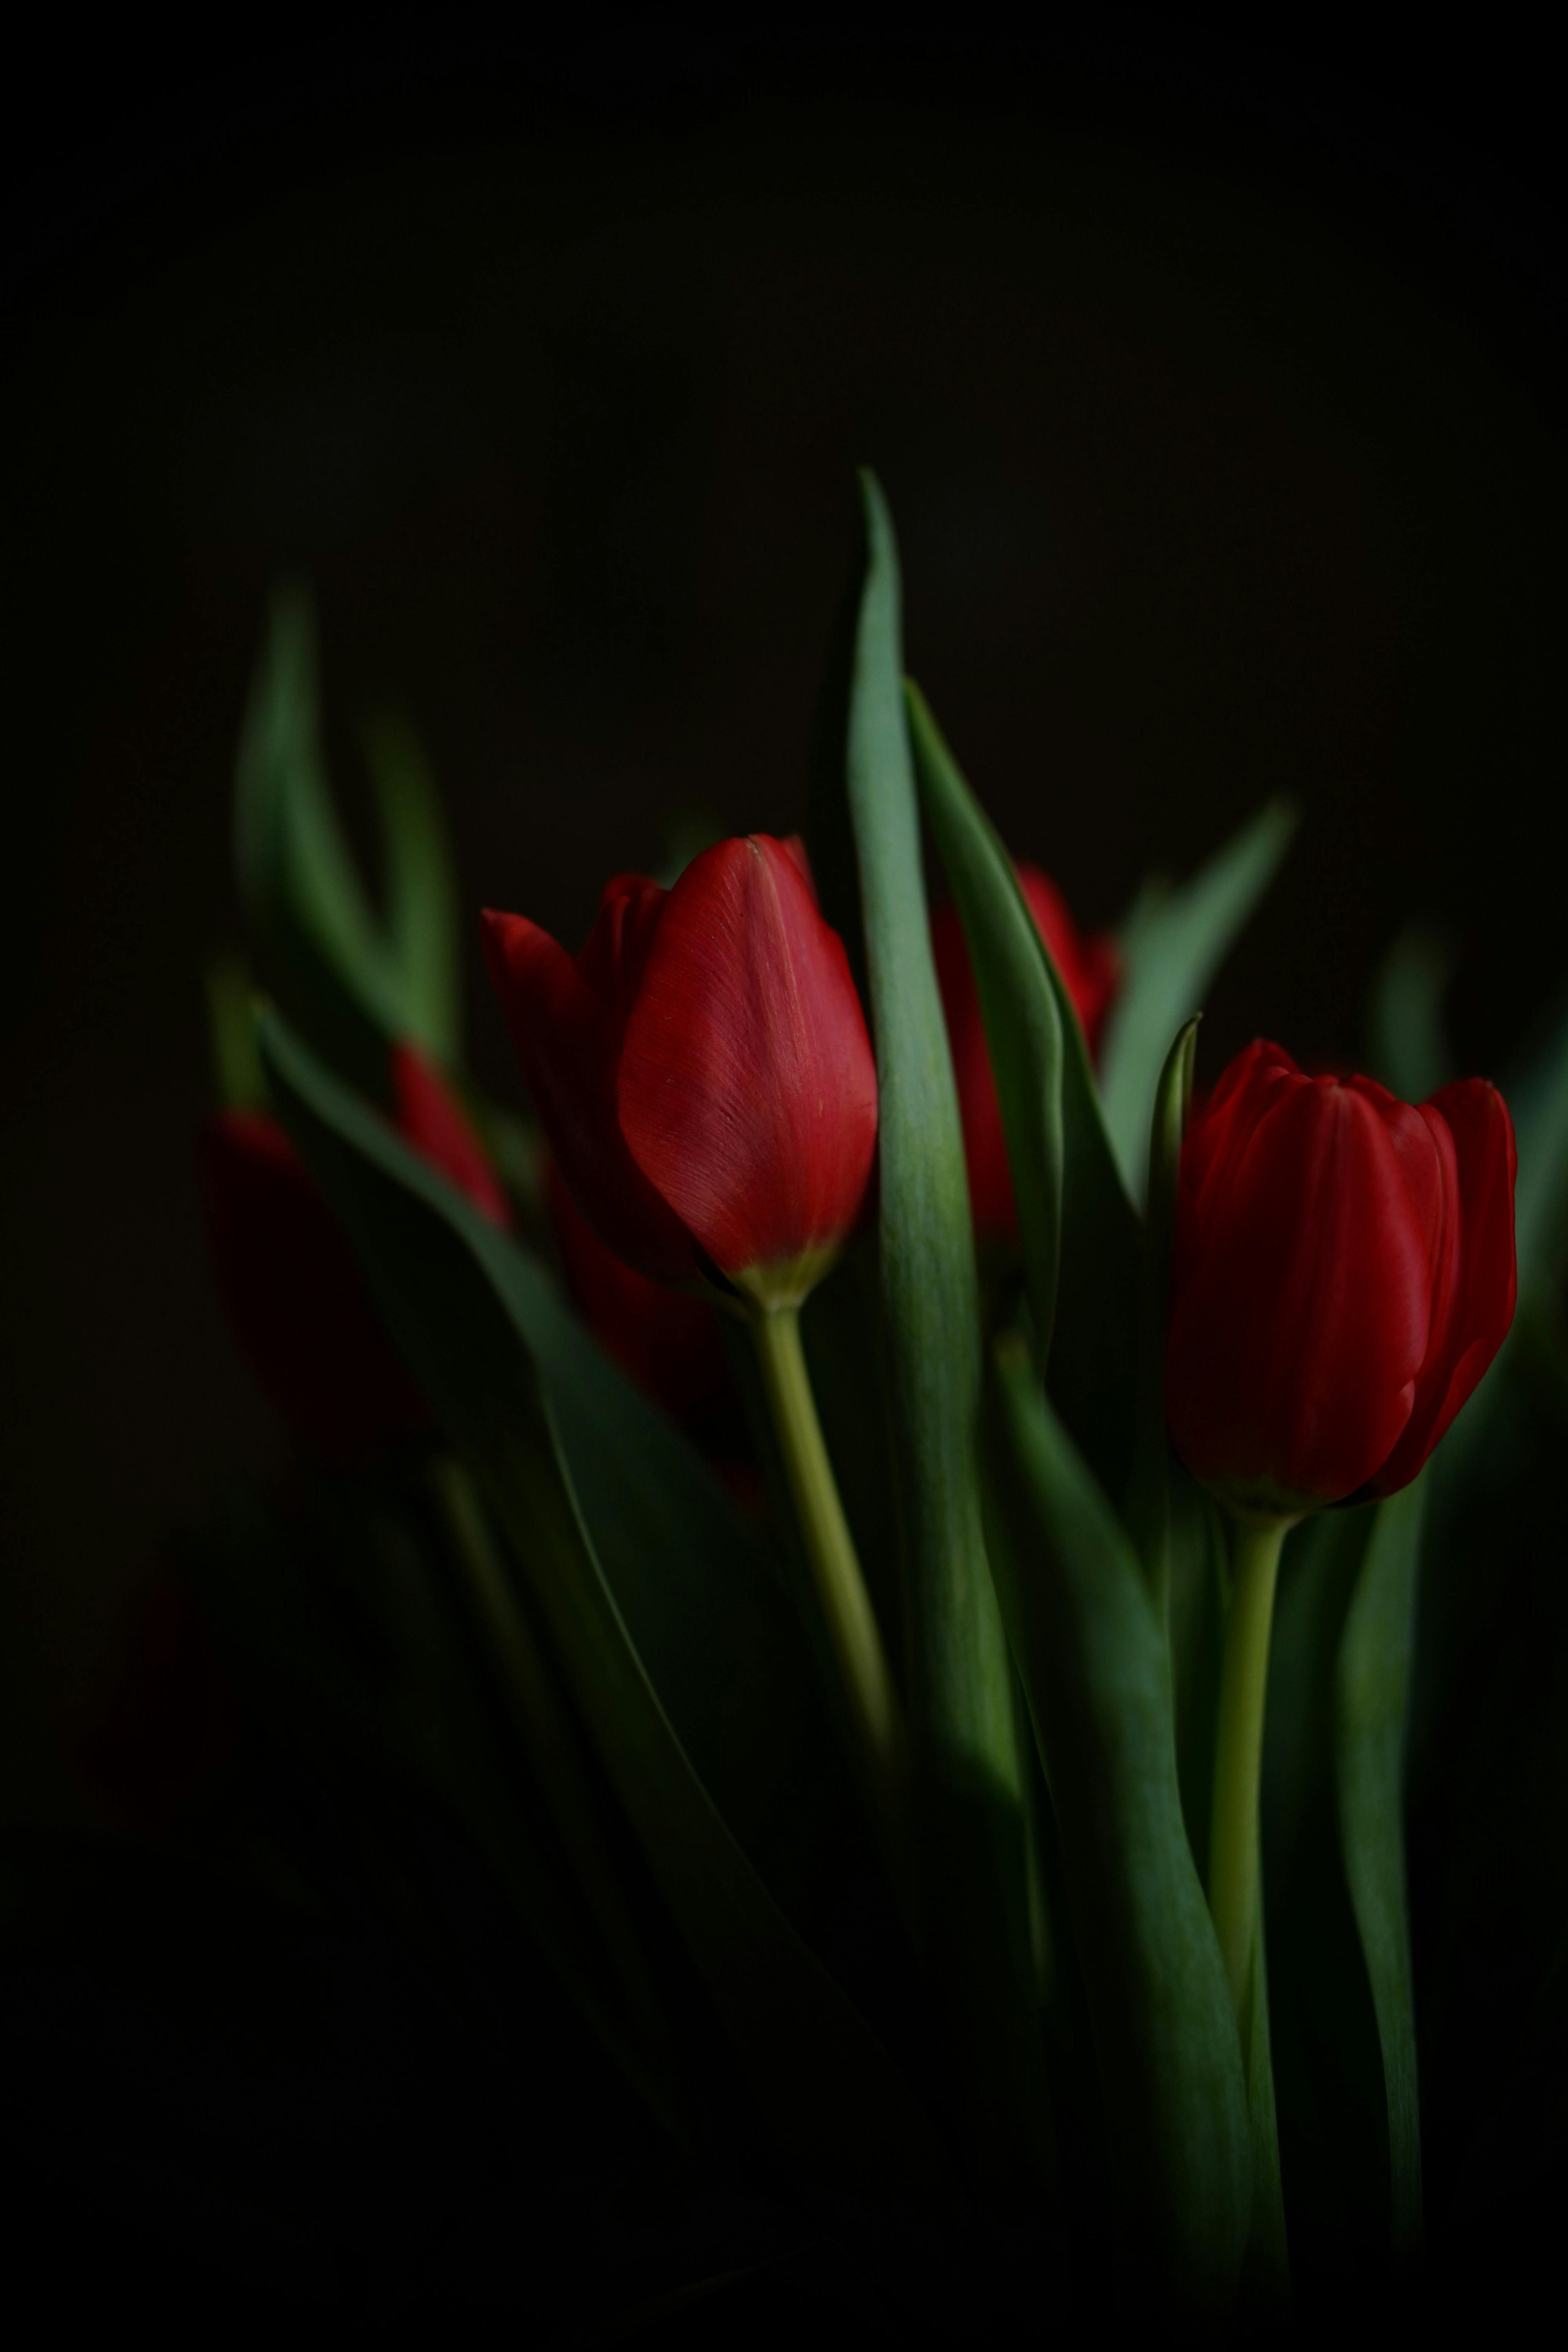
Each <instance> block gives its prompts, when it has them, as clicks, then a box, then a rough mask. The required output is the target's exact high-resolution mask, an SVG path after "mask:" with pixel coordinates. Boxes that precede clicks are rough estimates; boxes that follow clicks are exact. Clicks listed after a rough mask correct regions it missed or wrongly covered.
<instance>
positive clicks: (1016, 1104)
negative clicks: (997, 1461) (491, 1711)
mask: <svg viewBox="0 0 1568 2352" xmlns="http://www.w3.org/2000/svg"><path fill="white" fill-rule="evenodd" d="M910 740H911V742H912V745H913V749H914V755H915V768H916V773H917V775H918V776H919V779H920V784H921V797H922V800H923V803H924V806H925V810H926V815H927V819H928V822H929V823H930V824H931V833H932V835H933V837H934V839H935V841H936V845H937V850H938V854H939V855H940V856H941V858H942V864H943V866H944V867H945V868H946V870H947V875H948V879H949V881H950V883H951V884H952V893H953V898H954V900H955V902H956V904H957V907H958V911H959V918H960V920H961V921H962V923H963V931H964V939H965V941H966V943H967V944H968V947H969V951H970V957H971V960H972V961H973V966H974V973H975V980H976V983H977V985H978V988H979V992H980V1003H981V1011H982V1014H983V1017H984V1023H985V1039H986V1045H987V1047H988V1049H989V1051H990V1055H991V1061H992V1066H993V1068H994V1071H995V1072H996V1076H997V1087H998V1092H999V1095H1000V1097H1001V1102H1002V1112H1003V1122H1004V1127H1005V1132H1006V1136H1007V1154H1008V1166H1009V1168H1010V1170H1011V1171H1012V1176H1013V1191H1014V1197H1015V1199H1016V1202H1017V1204H1018V1221H1019V1234H1020V1236H1021V1238H1022V1241H1023V1244H1024V1259H1025V1265H1026V1269H1027V1273H1028V1277H1029V1292H1030V1306H1031V1308H1032V1311H1033V1313H1034V1316H1035V1319H1036V1325H1037V1330H1041V1329H1043V1331H1044V1333H1045V1334H1046V1335H1047V1337H1048V1339H1049V1365H1048V1370H1047V1379H1048V1383H1049V1386H1050V1390H1051V1393H1052V1395H1053V1396H1054V1397H1055V1398H1056V1400H1057V1405H1058V1411H1059V1412H1060V1413H1061V1414H1062V1416H1063V1418H1064V1420H1065V1421H1066V1422H1067V1424H1068V1428H1069V1429H1070V1430H1071V1432H1072V1433H1073V1436H1074V1438H1075V1439H1076V1441H1077V1443H1078V1444H1079V1447H1080V1448H1081V1450H1082V1451H1083V1453H1084V1454H1087V1456H1088V1458H1089V1462H1090V1463H1091V1464H1092V1465H1093V1466H1094V1469H1095V1471H1096V1473H1097V1475H1099V1476H1100V1479H1101V1480H1102V1481H1103V1482H1104V1484H1105V1485H1106V1486H1107V1487H1108V1489H1109V1490H1110V1492H1111V1493H1112V1494H1113V1495H1115V1496H1118V1498H1120V1497H1121V1495H1122V1494H1123V1493H1124V1491H1125V1488H1126V1483H1127V1477H1128V1474H1129V1470H1130V1468H1131V1439H1130V1436H1129V1431H1130V1429H1131V1423H1132V1400H1133V1389H1134V1381H1135V1366H1136V1359H1137V1346H1138V1340H1137V1330H1138V1264H1139V1240H1138V1229H1137V1220H1136V1218H1135V1216H1134V1215H1133V1213H1132V1210H1131V1205H1130V1204H1129V1202H1128V1199H1127V1194H1126V1191H1125V1189H1124V1187H1123V1185H1122V1183H1121V1178H1120V1177H1119V1175H1118V1173H1117V1170H1116V1165H1115V1161H1114V1160H1113V1158H1112V1156H1111V1150H1110V1141H1109V1139H1108V1137H1107V1134H1106V1130H1105V1127H1104V1124H1103V1121H1102V1119H1101V1117H1100V1098H1099V1096H1098V1094H1097V1092H1096V1090H1095V1084H1094V1077H1093V1073H1092V1071H1091V1070H1090V1067H1089V1052H1088V1048H1087V1046H1086V1045H1085V1044H1084V1038H1083V1031H1082V1029H1081V1027H1080V1026H1079V1019H1078V1015H1077V1013H1076V1012H1075V1011H1074V1010H1073V1004H1072V1000H1071V998H1070V997H1069V996H1068V992H1067V991H1066V989H1065V988H1064V987H1063V985H1062V982H1061V977H1060V975H1059V973H1058V971H1057V970H1056V967H1055V965H1054V964H1053V963H1052V961H1051V959H1050V955H1049V952H1048V950H1047V948H1046V946H1045V944H1044V942H1043V940H1041V938H1040V935H1039V932H1038V930H1037V928H1036V925H1035V921H1034V919H1033V917H1032V916H1031V915H1030V914H1029V911H1028V908H1027V907H1026V904H1025V901H1024V898H1023V894H1022V892H1021V891H1020V890H1019V888H1018V886H1017V883H1016V880H1015V878H1014V875H1013V869H1012V865H1011V862H1010V860H1009V859H1008V857H1007V854H1006V852H1005V849H1004V848H1003V847H1002V845H1001V843H1000V842H999V841H998V840H997V838H996V835H995V834H994V831H993V829H992V827H991V825H990V824H989V822H988V820H987V819H986V817H985V816H984V813H983V812H982V810H981V808H980V806H979V804H978V803H977V802H976V801H975V799H974V797H973V793H971V792H970V790H969V787H968V785H967V784H966V783H965V782H964V780H963V776H962V775H961V774H960V772H959V770H958V768H957V766H956V764H955V762H954V761H953V758H952V753H951V752H950V751H949V750H948V748H947V745H946V744H945V742H944V741H943V740H942V736H941V734H940V732H939V731H938V729H937V727H936V723H935V721H934V719H932V718H931V713H930V711H929V710H928V709H927V708H926V705H925V702H924V699H923V698H922V697H921V694H920V692H919V689H918V688H911V689H910ZM1165 1043H1167V1044H1168V1043H1169V1039H1168V1038H1167V1039H1166V1040H1165ZM1162 1050H1163V1049H1162ZM1147 1139H1148V1130H1147V1124H1145V1129H1144V1142H1145V1146H1146V1145H1147ZM1042 1317H1044V1318H1045V1320H1044V1323H1043V1325H1042V1323H1041V1318H1042Z"/></svg>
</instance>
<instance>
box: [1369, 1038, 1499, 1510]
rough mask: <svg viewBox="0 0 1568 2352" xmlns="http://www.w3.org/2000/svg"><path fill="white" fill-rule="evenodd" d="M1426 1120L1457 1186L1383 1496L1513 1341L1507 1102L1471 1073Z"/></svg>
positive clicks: (1438, 1099)
mask: <svg viewBox="0 0 1568 2352" xmlns="http://www.w3.org/2000/svg"><path fill="white" fill-rule="evenodd" d="M1420 1116H1421V1117H1422V1118H1424V1119H1425V1120H1426V1124H1427V1126H1428V1127H1429V1128H1430V1129H1432V1130H1433V1133H1434V1135H1435V1136H1436V1137H1439V1138H1440V1139H1441V1143H1440V1146H1439V1148H1440V1150H1442V1152H1443V1157H1444V1164H1445V1168H1446V1171H1447V1185H1448V1188H1449V1190H1448V1196H1447V1219H1446V1229H1447V1247H1446V1251H1445V1265H1444V1268H1443V1287H1442V1291H1441V1293H1440V1295H1439V1296H1438V1297H1436V1298H1435V1301H1434V1311H1433V1330H1432V1336H1431V1339H1430V1342H1429V1344H1428V1347H1427V1351H1426V1360H1425V1362H1424V1363H1423V1365H1422V1367H1421V1374H1420V1378H1419V1380H1418V1381H1417V1383H1416V1391H1415V1403H1414V1405H1413V1407H1412V1409H1411V1413H1410V1419H1409V1421H1408V1422H1407V1423H1406V1424H1405V1430H1404V1432H1403V1433H1402V1435H1401V1436H1400V1439H1399V1442H1398V1444H1396V1445H1395V1446H1394V1449H1393V1451H1392V1452H1391V1453H1390V1454H1389V1455H1388V1457H1387V1459H1386V1460H1385V1461H1384V1463H1383V1465H1382V1466H1381V1468H1380V1469H1379V1470H1378V1472H1377V1474H1376V1475H1375V1477H1374V1478H1373V1482H1372V1483H1373V1488H1374V1489H1375V1491H1376V1492H1377V1493H1378V1494H1380V1495H1392V1494H1394V1493H1395V1492H1396V1491H1397V1489H1398V1488H1399V1487H1401V1486H1407V1485H1408V1484H1409V1482H1410V1480H1411V1479H1412V1478H1414V1477H1415V1474H1416V1472H1417V1471H1418V1470H1419V1469H1420V1467H1421V1465H1422V1464H1423V1463H1424V1462H1425V1461H1426V1458H1427V1456H1428V1455H1429V1454H1431V1452H1432V1450H1433V1448H1434V1446H1436V1444H1437V1443H1438V1441H1439V1439H1440V1438H1441V1437H1442V1436H1443V1434H1444V1433H1445V1431H1446V1430H1447V1427H1448V1425H1449V1423H1451V1422H1452V1420H1453V1419H1454V1416H1455V1414H1456V1413H1457V1412H1458V1410H1459V1408H1460V1406H1461V1405H1462V1404H1463V1403H1464V1402H1465V1401H1466V1399H1467V1398H1468V1396H1469V1395H1470V1394H1471V1392H1472V1391H1473V1390H1474V1389H1475V1387H1476V1385H1477V1383H1478V1382H1479V1380H1480V1378H1481V1375H1482V1374H1483V1373H1484V1372H1485V1370H1486V1369H1487V1367H1488V1365H1489V1363H1490V1362H1491V1360H1492V1358H1493V1357H1494V1356H1495V1355H1496V1354H1497V1351H1498V1349H1500V1347H1501V1345H1502V1343H1503V1341H1504V1339H1506V1338H1507V1337H1508V1331H1509V1326H1510V1324H1511V1323H1512V1321H1513V1309H1514V1301H1515V1297H1516V1295H1517V1290H1518V1273H1517V1268H1516V1265H1515V1261H1514V1234H1513V1186H1514V1176H1515V1172H1516V1168H1517V1157H1516V1153H1515V1150H1514V1139H1513V1122H1512V1120H1511V1119H1510V1117H1509V1114H1508V1106H1507V1104H1506V1103H1505V1102H1504V1101H1503V1098H1502V1097H1501V1095H1500V1094H1499V1092H1498V1090H1497V1088H1496V1087H1492V1086H1489V1085H1488V1084H1487V1082H1486V1080H1485V1079H1484V1078H1466V1079H1464V1080H1462V1081H1461V1082H1460V1083H1459V1084H1458V1085H1457V1086H1451V1087H1443V1088H1442V1089H1441V1090H1440V1092H1438V1093H1437V1094H1435V1095H1434V1096H1433V1097H1432V1099H1431V1101H1430V1102H1429V1103H1424V1104H1423V1105H1422V1108H1421V1112H1420Z"/></svg>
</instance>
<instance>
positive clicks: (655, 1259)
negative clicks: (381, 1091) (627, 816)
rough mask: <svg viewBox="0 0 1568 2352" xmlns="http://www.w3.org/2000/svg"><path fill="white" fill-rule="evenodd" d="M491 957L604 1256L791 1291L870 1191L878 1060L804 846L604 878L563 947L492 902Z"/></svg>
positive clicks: (543, 1108) (821, 1264)
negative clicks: (577, 932)
mask: <svg viewBox="0 0 1568 2352" xmlns="http://www.w3.org/2000/svg"><path fill="white" fill-rule="evenodd" d="M484 921H485V952H486V956H487V958H488V960H489V968H490V975H491V978H492V979H493V981H494V982H495V985H496V990H497V992H498V994H499V995H500V1000H501V1003H502V1006H503V1008H504V1010H505V1012H506V1015H507V1021H508V1024H509V1026H510V1030H511V1035H512V1041H513V1043H514V1045H515V1046H516V1048H517V1053H518V1057H519V1059H520V1061H521V1065H522V1069H523V1075H524V1076H525V1077H526V1078H527V1080H528V1083H529V1086H530V1087H531V1090H532V1094H533V1098H534V1102H535V1105H536V1106H537V1108H538V1111H539V1115H540V1118H541V1119H542V1122H543V1125H544V1130H545V1133H546V1135H547V1136H548V1138H549V1140H550V1148H551V1150H552V1153H553V1155H554V1158H555V1160H556V1161H557V1163H558V1165H559V1167H560V1169H561V1172H562V1174H563V1177H564V1179H565V1181H566V1184H567V1186H568V1188H569V1190H570V1191H571V1193H572V1196H573V1198H574V1201H575V1202H576V1204H577V1206H578V1208H579V1209H581V1211H582V1212H583V1213H584V1216H585V1217H586V1218H587V1220H588V1222H589V1223H590V1224H591V1225H592V1226H593V1227H594V1228H595V1232H596V1233H597V1234H598V1235H599V1238H600V1240H601V1241H603V1242H604V1243H605V1244H606V1246H607V1247H608V1248H609V1249H611V1250H612V1251H613V1252H614V1254H615V1255H616V1257H618V1258H621V1259H624V1260H625V1261H626V1263H627V1264H628V1265H633V1266H635V1267H637V1270H638V1271H639V1272H641V1273H643V1274H647V1275H649V1276H653V1277H654V1278H655V1279H657V1280H658V1281H660V1282H665V1283H670V1284H673V1285H675V1286H682V1287H689V1286H693V1285H694V1284H696V1283H697V1282H698V1281H699V1280H700V1279H701V1278H702V1276H705V1275H710V1273H711V1272H712V1270H713V1269H715V1268H717V1269H718V1271H719V1272H720V1273H721V1275H722V1276H724V1277H725V1278H726V1280H727V1281H728V1282H730V1283H731V1285H733V1286H735V1287H736V1288H738V1289H740V1290H742V1291H743V1292H744V1293H746V1294H747V1295H748V1296H750V1297H752V1298H754V1299H755V1300H756V1301H758V1302H759V1303H760V1304H762V1305H763V1306H777V1305H782V1304H784V1303H785V1302H787V1301H788V1300H789V1299H791V1298H795V1299H798V1298H801V1297H805V1293H806V1291H807V1290H809V1289H810V1287H811V1286H812V1284H813V1283H814V1282H815V1281H816V1279H817V1278H818V1276H820V1275H821V1274H822V1273H823V1272H824V1271H825V1270H826V1266H827V1265H829V1264H830V1263H831V1261H832V1259H833V1257H834V1255H836V1254H837V1250H838V1248H839V1246H840V1244H842V1242H843V1240H844V1237H845V1235H846V1234H847V1233H848V1232H849V1230H850V1228H851V1227H852V1225H853V1224H854V1223H855V1220H856V1217H857V1215H858V1212H859V1209H860V1204H861V1202H862V1201H863V1199H864V1198H865V1193H866V1187H867V1183H868V1179H869V1176H870V1172H871V1160H872V1154H873V1151H874V1150H875V1146H876V1136H877V1072H876V1065H875V1063H874V1062H873V1060H872V1056H871V1045H870V1040H869V1039H868V1036H867V1034H866V1023H865V1019H864V1016H863V1015H862V1013H861V1011H860V1003H859V999H858V997H857V995H856V993H855V984H854V982H853V981H852V979H851V978H850V974H849V965H848V961H847V958H846V956H845V953H844V943H843V941H842V940H840V939H839V937H838V935H837V932H836V931H835V930H833V929H830V927H829V926H828V925H827V924H826V922H825V921H824V920H823V918H822V915H821V913H820V911H819V909H818V908H817V904H816V893H815V891H814V890H813V887H812V885H811V879H810V876H809V874H808V872H807V871H806V868H805V856H804V853H803V852H802V851H801V849H800V847H799V845H798V843H784V842H779V841H774V840H772V839H771V838H770V837H769V836H768V835H763V834H753V835H751V836H750V837H749V838H748V839H746V840H742V841H721V842H717V843H715V845H713V847H712V848H711V849H708V850H704V852H703V853H702V855H701V856H700V857H698V858H696V859H695V860H694V861H693V863H692V864H691V865H690V866H688V867H687V869H686V871H685V873H684V874H682V876H681V877H680V879H679V881H678V882H677V883H676V885H675V887H674V888H673V889H672V890H668V891H667V890H661V889H660V888H659V887H658V885H657V884H656V883H653V882H649V881H647V880H645V879H644V878H643V877H641V876H640V875H635V874H622V875H617V876H616V878H615V879H614V880H613V881H611V882H609V883H608V884H606V886H605V893H604V897H603V898H602V899H601V901H600V905H599V916H598V920H597V921H596V923H595V926H594V929H593V931H592V933H591V935H590V937H589V940H588V943H587V945H586V947H585V948H584V950H583V952H582V954H581V955H580V956H576V957H573V956H570V955H568V954H567V953H566V951H565V950H564V949H563V948H561V947H559V946H557V944H556V942H555V941H554V940H552V938H551V937H550V936H549V934H548V933H547V932H545V931H542V930H540V929H539V928H538V927H537V925H535V924H533V923H531V922H527V921H525V920H524V919H523V918H522V917H521V915H502V914H493V913H487V915H486V916H485V919H484Z"/></svg>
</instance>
